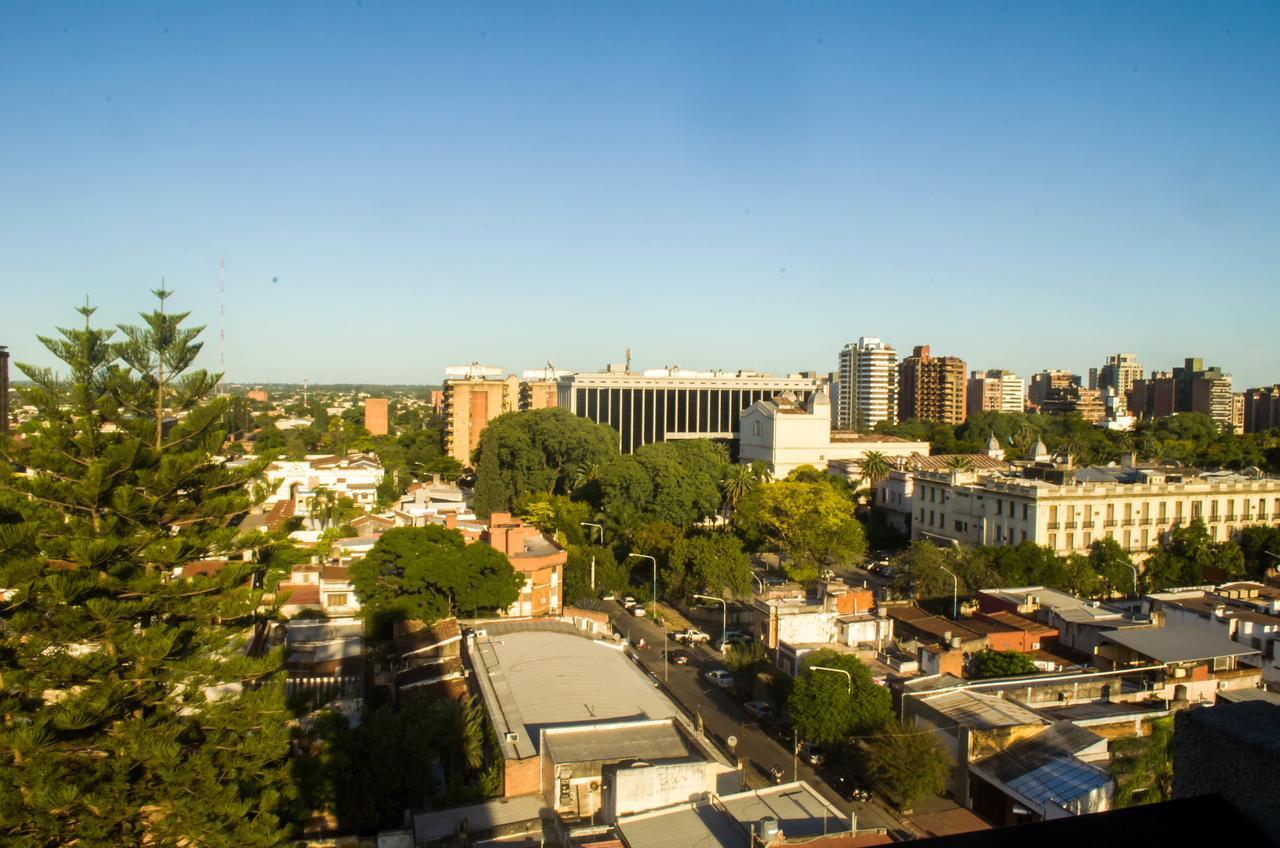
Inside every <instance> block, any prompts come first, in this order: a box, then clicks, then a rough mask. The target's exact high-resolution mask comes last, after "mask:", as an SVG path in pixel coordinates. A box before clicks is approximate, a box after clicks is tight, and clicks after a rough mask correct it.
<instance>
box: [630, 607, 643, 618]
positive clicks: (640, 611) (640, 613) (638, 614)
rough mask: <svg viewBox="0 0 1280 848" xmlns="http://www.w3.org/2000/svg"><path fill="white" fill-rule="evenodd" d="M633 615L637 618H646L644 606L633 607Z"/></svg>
mask: <svg viewBox="0 0 1280 848" xmlns="http://www.w3.org/2000/svg"><path fill="white" fill-rule="evenodd" d="M631 614H632V615H634V616H635V617H636V618H644V616H645V612H644V604H636V605H635V606H633V607H632V608H631Z"/></svg>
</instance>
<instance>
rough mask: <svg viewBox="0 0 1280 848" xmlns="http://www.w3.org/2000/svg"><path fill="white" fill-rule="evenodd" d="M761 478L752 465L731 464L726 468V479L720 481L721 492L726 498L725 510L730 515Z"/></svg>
mask: <svg viewBox="0 0 1280 848" xmlns="http://www.w3.org/2000/svg"><path fill="white" fill-rule="evenodd" d="M759 482H760V480H759V478H758V477H757V476H756V471H755V469H754V468H752V467H751V466H750V465H731V466H729V468H728V469H726V470H725V473H724V479H723V480H721V481H720V493H721V495H722V497H723V498H724V510H725V512H726V513H727V514H728V515H733V511H734V510H735V509H736V508H737V506H738V501H740V500H742V499H743V498H744V497H746V496H747V494H748V493H749V492H750V491H751V490H752V489H754V488H755V487H756V484H757V483H759Z"/></svg>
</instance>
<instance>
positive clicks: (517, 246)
mask: <svg viewBox="0 0 1280 848" xmlns="http://www.w3.org/2000/svg"><path fill="white" fill-rule="evenodd" d="M1278 22H1280V9H1278V8H1276V7H1274V6H1249V5H1244V4H1239V5H1237V4H1231V5H1227V6H1217V7H1214V8H1212V9H1208V8H1192V7H1148V8H1139V7H1121V8H1112V7H1110V6H1107V5H1102V4H1098V5H1093V6H1073V7H1070V8H1048V7H1041V6H1028V7H1026V8H1003V7H1000V6H996V5H991V6H972V7H965V8H956V7H952V6H948V5H945V4H921V5H918V6H913V7H911V8H903V7H870V6H860V7H850V6H836V5H831V6H812V7H806V8H803V9H798V10H791V9H782V8H781V7H779V8H772V7H767V6H753V5H741V4H734V5H732V6H729V5H700V6H698V7H696V8H682V7H679V6H674V5H669V6H656V7H655V6H649V7H645V8H644V9H622V8H611V7H595V6H572V5H569V6H557V5H547V6H539V7H537V8H522V7H515V6H495V7H489V8H487V9H465V10H463V9H458V8H446V7H432V8H430V9H425V8H414V7H391V8H387V9H381V10H373V9H369V8H366V7H364V6H358V5H357V6H351V7H328V8H324V9H321V10H319V11H315V12H314V13H312V14H309V15H307V16H305V17H304V16H302V15H292V16H291V15H289V14H287V13H286V12H283V11H281V10H279V9H255V10H245V11H244V14H241V15H237V16H223V15H220V14H219V13H217V12H214V11H208V10H200V9H194V8H183V9H170V8H166V7H163V6H145V5H130V6H129V7H127V8H114V9H102V10H92V9H87V8H86V9H76V10H62V11H56V10H55V11H52V12H51V11H50V10H48V9H46V8H42V7H40V6H36V5H31V6H21V5H10V6H7V7H6V8H5V9H4V10H3V11H0V80H3V83H0V107H3V108H4V110H5V112H6V114H10V115H14V116H22V117H21V123H20V131H18V132H14V133H9V134H6V135H5V136H4V137H3V138H0V177H3V179H4V181H5V184H6V187H7V190H6V192H5V198H4V199H3V200H0V233H3V235H0V246H3V248H4V249H3V250H0V289H3V291H5V293H6V295H7V296H8V298H9V303H10V304H12V303H15V302H16V303H17V305H18V306H19V307H20V308H18V309H13V308H7V309H5V310H3V311H2V314H0V344H7V345H9V347H10V349H11V352H12V354H13V358H14V359H15V360H17V361H23V362H32V363H34V364H37V365H50V364H52V362H51V361H50V360H49V359H48V357H47V354H46V353H45V352H44V351H43V349H42V348H40V347H39V346H38V344H37V343H36V342H35V339H34V331H33V328H44V327H49V326H55V325H62V326H65V325H67V324H68V323H69V322H71V321H72V320H73V319H74V314H73V313H72V312H71V310H72V308H73V307H74V306H76V305H78V304H81V303H83V302H84V297H85V294H86V293H87V294H88V295H89V296H90V298H91V299H92V301H93V302H94V303H95V304H98V305H99V306H100V307H101V309H100V311H99V313H98V318H99V319H100V320H101V322H102V323H104V324H115V323H118V322H132V321H134V320H135V319H136V313H137V312H138V311H140V310H143V309H147V308H150V298H149V295H148V294H147V291H148V290H149V289H151V288H154V287H155V286H156V285H157V284H159V282H160V280H161V278H165V279H166V281H167V284H168V285H169V287H170V288H173V289H175V290H176V295H175V297H174V298H173V301H172V303H173V304H174V306H175V308H179V309H184V310H191V311H192V312H193V317H194V318H195V319H196V320H198V321H199V322H200V323H204V324H207V325H209V326H210V328H211V329H212V330H213V331H214V332H215V333H216V330H217V316H218V262H219V260H220V259H224V258H225V260H226V284H227V319H226V331H227V347H226V364H227V369H226V370H227V373H228V378H229V379H231V380H236V381H245V382H271V381H290V382H301V381H302V379H303V378H304V377H305V378H309V379H310V380H311V381H312V382H320V383H334V382H357V381H359V382H369V381H374V380H376V381H377V382H384V383H430V382H433V381H437V380H438V379H439V375H441V374H442V373H443V370H444V368H445V367H446V366H448V365H454V364H460V363H465V362H470V361H472V360H476V359H481V360H485V361H492V362H497V363H502V364H503V365H504V367H511V368H515V369H519V368H524V367H536V366H539V365H541V364H543V363H544V362H546V361H547V360H551V361H552V362H553V363H555V364H556V365H557V366H558V367H565V368H573V369H575V370H587V369H597V368H601V367H603V366H604V365H605V364H606V363H607V362H611V361H612V362H616V361H621V359H622V358H623V351H624V350H625V349H626V348H628V347H629V348H631V349H632V350H633V351H634V353H635V361H636V363H637V364H638V367H660V366H663V365H668V364H675V363H680V364H683V365H686V366H688V367H691V368H698V369H700V370H705V369H710V368H725V369H738V368H755V369H758V370H765V371H769V372H771V373H775V374H777V373H786V372H789V371H795V370H802V369H816V370H820V371H824V372H825V371H830V370H833V369H834V368H835V363H836V357H837V353H838V351H839V349H840V348H841V347H842V346H843V345H844V344H847V343H849V342H851V341H855V340H856V339H857V338H858V337H859V336H863V335H868V336H879V337H881V338H883V339H885V340H886V341H887V342H889V343H890V344H893V345H894V346H895V347H896V348H897V349H898V350H899V351H904V350H905V351H909V350H910V349H911V348H912V347H914V346H915V345H921V344H928V345H930V346H931V347H933V349H935V350H939V351H945V352H947V353H950V354H954V355H957V356H961V357H963V358H964V359H965V361H966V363H968V365H969V367H970V368H971V369H975V370H976V369H989V368H1007V369H1010V370H1012V371H1014V372H1015V373H1018V374H1021V375H1024V376H1025V375H1029V374H1030V373H1032V372H1034V371H1036V370H1040V369H1043V368H1069V369H1071V370H1072V371H1075V372H1076V373H1080V374H1087V373H1088V368H1090V367H1096V366H1098V365H1100V364H1101V363H1102V359H1103V356H1105V354H1106V353H1108V352H1114V351H1117V350H1124V351H1133V352H1135V353H1137V354H1138V357H1139V360H1140V361H1142V362H1143V363H1144V365H1146V366H1147V367H1148V368H1149V369H1150V368H1166V367H1172V366H1173V365H1175V364H1177V363H1179V362H1180V361H1181V360H1182V358H1183V357H1185V356H1189V355H1192V356H1201V357H1203V358H1204V359H1205V360H1206V361H1207V362H1211V363H1213V364H1219V365H1221V366H1222V367H1223V368H1225V369H1226V370H1227V371H1229V372H1231V373H1232V374H1233V376H1234V377H1235V380H1236V384H1237V386H1238V387H1247V386H1255V385H1268V384H1271V383H1274V382H1276V381H1277V380H1280V348H1277V347H1275V346H1262V347H1261V349H1258V348H1259V346H1258V345H1257V342H1256V340H1257V339H1267V338H1269V335H1268V329H1269V328H1268V319H1269V316H1270V315H1272V314H1274V312H1275V310H1276V308H1277V307H1278V306H1280V281H1278V280H1277V279H1276V271H1275V269H1276V268H1277V267H1280V262H1277V260H1278V259H1280V247H1277V245H1276V243H1275V239H1274V237H1273V235H1274V230H1275V222H1276V220H1277V218H1278V217H1280V215H1278V214H1277V213H1278V212H1280V208H1278V205H1280V191H1277V189H1278V188H1280V184H1278V183H1277V181H1278V180H1280V167H1277V166H1278V165H1280V145H1277V144H1275V140H1276V137H1277V130H1280V105H1277V102H1276V100H1275V98H1274V96H1273V92H1274V90H1275V88H1276V84H1277V82H1280V59H1278V58H1277V56H1276V55H1275V53H1274V50H1272V49H1271V45H1272V44H1273V43H1274V36H1275V33H1276V31H1277V23H1278ZM1206 303H1211V304H1212V307H1213V313H1212V315H1213V320H1212V321H1210V320H1208V318H1207V315H1206V311H1205V306H1206ZM499 314H501V315H503V316H504V317H503V318H501V319H498V318H496V317H495V316H497V315H499ZM482 316H483V317H482ZM551 321H554V322H557V323H561V324H563V327H562V328H561V329H560V330H557V331H556V332H554V333H552V332H548V331H547V330H546V329H545V328H546V326H547V323H548V322H551ZM304 332H305V333H317V332H318V333H321V334H323V335H324V336H325V337H326V339H328V341H329V343H326V344H318V345H307V346H305V347H300V346H299V345H297V344H296V341H295V339H296V337H297V336H299V335H300V334H302V333H304ZM206 338H208V339H209V343H208V345H207V347H206V350H205V355H204V358H203V364H205V365H207V366H210V367H213V368H216V365H217V359H216V352H217V351H216V344H215V343H214V337H213V336H212V334H211V335H210V336H208V337H206Z"/></svg>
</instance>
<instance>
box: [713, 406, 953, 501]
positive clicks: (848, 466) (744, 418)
mask: <svg viewBox="0 0 1280 848" xmlns="http://www.w3.org/2000/svg"><path fill="white" fill-rule="evenodd" d="M872 451H877V452H879V453H880V454H882V455H884V456H885V457H886V458H890V459H892V458H895V457H909V456H911V455H912V454H917V453H924V454H927V453H928V452H929V443H928V442H914V441H908V440H906V439H900V438H897V437H895V436H883V435H879V434H876V433H855V432H852V431H841V430H837V431H834V432H833V431H832V429H831V402H830V400H829V399H828V397H827V393H826V391H824V390H822V389H819V390H818V391H816V392H813V393H812V394H811V395H809V398H808V400H801V399H800V397H799V396H798V395H795V394H792V393H790V392H788V393H784V394H782V395H779V396H777V397H775V398H772V399H769V400H760V401H756V402H755V403H754V404H752V405H751V406H750V407H748V408H747V409H744V410H743V411H742V415H741V418H740V421H739V425H738V461H739V462H743V463H752V462H765V463H768V464H769V466H770V467H771V468H772V469H773V476H774V477H776V478H778V479H781V478H783V477H786V476H787V475H788V474H790V473H791V472H792V471H794V470H795V469H797V468H799V467H800V466H802V465H809V466H812V467H814V468H816V469H818V470H819V471H828V470H830V471H832V472H833V473H837V474H839V475H841V476H845V477H847V476H848V475H849V473H851V472H853V473H855V474H857V475H858V476H857V477H856V478H855V479H861V475H860V472H859V471H858V463H859V462H860V460H861V459H862V458H863V457H864V456H866V455H867V454H868V453H871V452H872Z"/></svg>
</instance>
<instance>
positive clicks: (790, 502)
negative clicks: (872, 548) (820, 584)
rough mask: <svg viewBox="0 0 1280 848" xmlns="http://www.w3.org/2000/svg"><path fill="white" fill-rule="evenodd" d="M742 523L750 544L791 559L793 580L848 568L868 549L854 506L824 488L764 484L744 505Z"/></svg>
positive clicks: (740, 507)
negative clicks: (828, 569)
mask: <svg viewBox="0 0 1280 848" xmlns="http://www.w3.org/2000/svg"><path fill="white" fill-rule="evenodd" d="M828 476H829V475H828ZM736 521H737V526H738V527H739V528H740V529H741V531H742V532H743V533H744V534H745V535H746V536H747V538H748V539H749V540H754V541H756V542H757V543H758V544H762V545H764V546H766V547H768V548H770V549H772V550H776V551H780V552H782V553H784V554H786V556H787V561H786V563H785V568H786V570H787V576H788V577H790V578H791V579H792V580H800V581H805V580H812V579H813V578H815V577H816V576H817V573H818V569H820V568H823V567H825V566H836V565H843V564H845V563H847V562H849V561H851V560H854V559H856V558H858V557H861V556H862V555H863V553H865V552H866V548H867V543H866V534H865V533H864V532H863V529H862V525H861V524H860V523H859V522H858V521H857V519H855V518H854V517H853V505H852V504H851V503H850V501H849V500H848V499H846V498H844V497H842V496H841V495H840V494H838V493H837V492H836V491H835V490H834V489H833V488H832V487H831V486H830V485H828V484H826V483H822V482H818V483H802V482H798V481H791V480H783V481H780V482H774V483H764V484H761V485H760V486H757V487H756V488H755V489H754V490H752V491H751V492H750V493H749V494H748V495H747V496H746V497H744V498H743V499H742V500H741V501H740V502H739V505H738V512H737V518H736Z"/></svg>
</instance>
